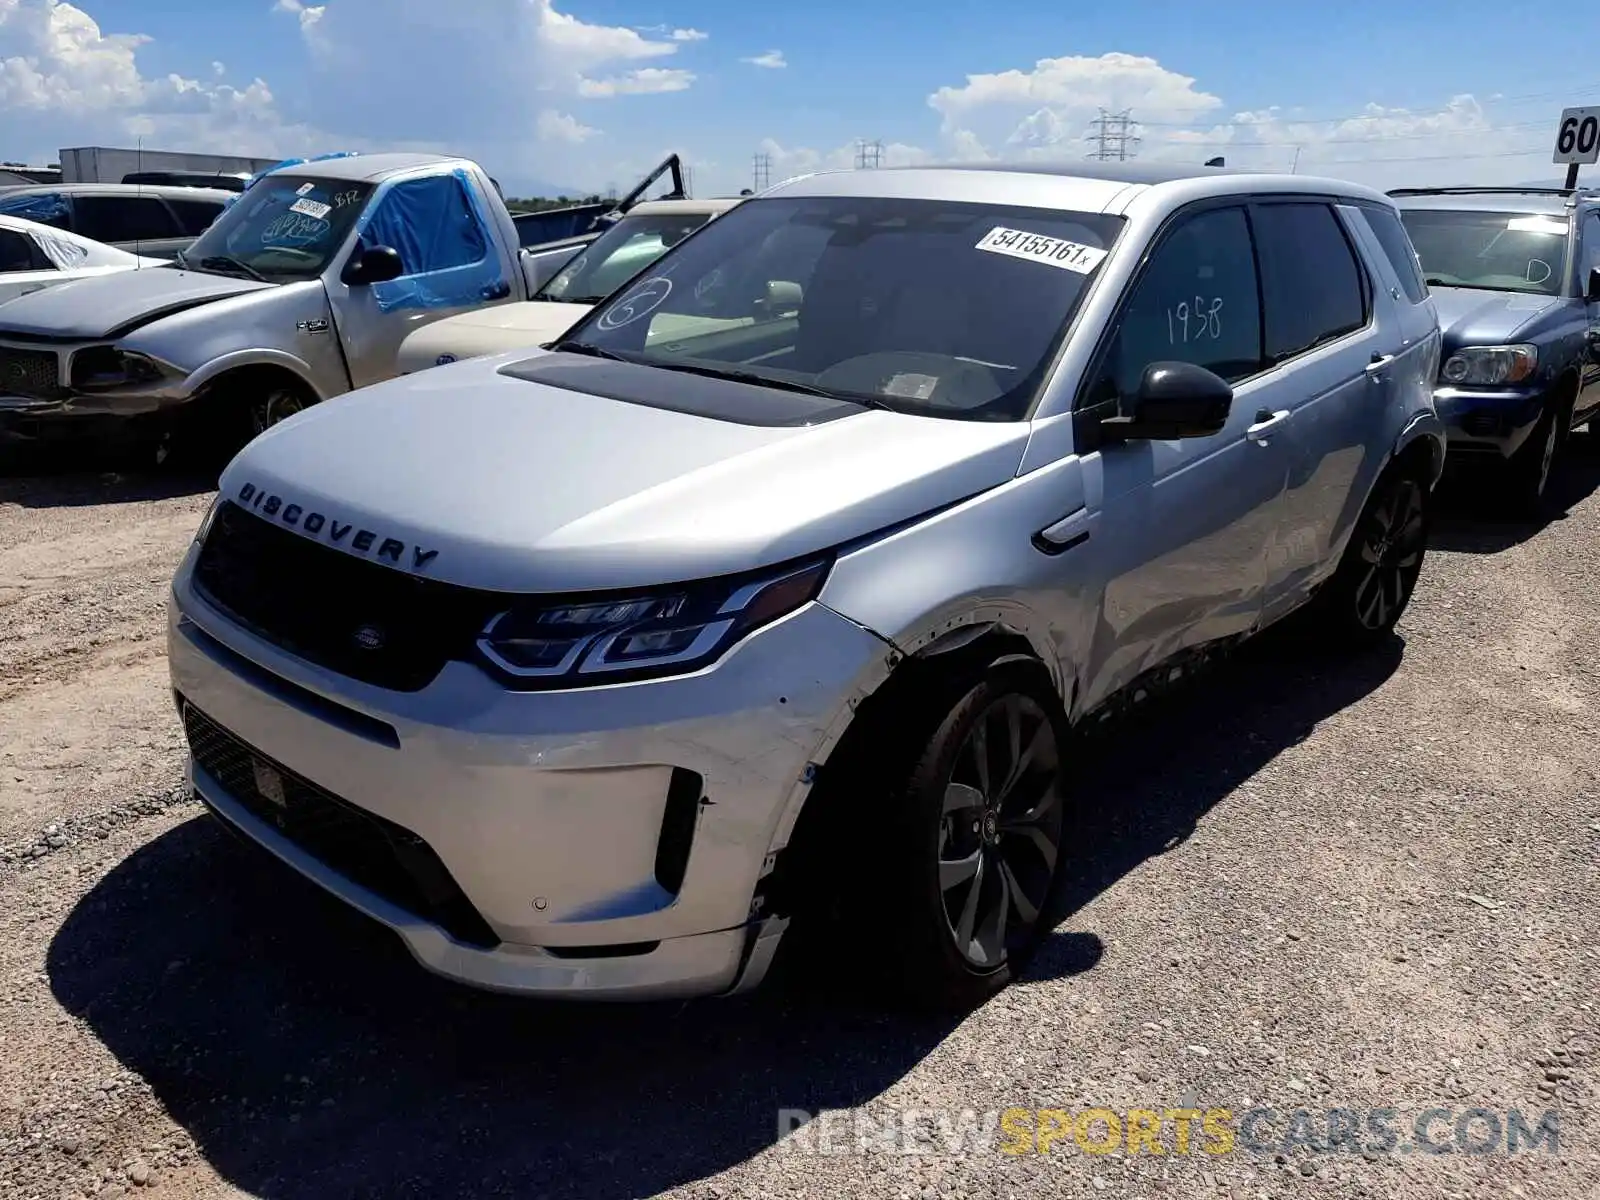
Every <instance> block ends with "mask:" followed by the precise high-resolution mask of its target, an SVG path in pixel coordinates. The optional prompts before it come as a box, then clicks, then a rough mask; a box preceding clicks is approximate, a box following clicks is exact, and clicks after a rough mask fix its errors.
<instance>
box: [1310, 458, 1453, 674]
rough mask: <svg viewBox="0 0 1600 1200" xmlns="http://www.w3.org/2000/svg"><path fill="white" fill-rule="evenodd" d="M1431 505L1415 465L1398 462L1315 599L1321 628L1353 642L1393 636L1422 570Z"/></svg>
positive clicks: (1384, 478) (1380, 484)
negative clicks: (1334, 569) (1404, 465)
mask: <svg viewBox="0 0 1600 1200" xmlns="http://www.w3.org/2000/svg"><path fill="white" fill-rule="evenodd" d="M1432 508H1433V496H1432V493H1431V492H1430V491H1429V490H1428V487H1427V485H1426V484H1425V483H1424V482H1423V480H1422V478H1421V476H1420V475H1419V474H1418V473H1417V472H1416V471H1415V470H1412V469H1407V468H1406V467H1403V466H1401V467H1394V468H1391V469H1390V470H1389V471H1387V472H1386V473H1385V474H1384V475H1383V476H1382V477H1381V478H1380V479H1379V480H1378V485H1377V486H1376V487H1375V488H1373V490H1372V495H1371V496H1370V497H1368V499H1367V506H1366V507H1365V508H1364V509H1362V511H1361V516H1360V517H1359V518H1357V520H1356V527H1355V529H1354V530H1353V531H1352V532H1351V534H1350V541H1349V544H1348V545H1347V546H1346V547H1345V551H1344V556H1343V558H1341V559H1340V560H1339V567H1338V569H1337V570H1336V571H1335V572H1334V574H1333V577H1332V578H1331V579H1330V580H1329V581H1328V582H1327V584H1326V585H1325V586H1324V587H1323V589H1322V591H1321V593H1320V594H1319V595H1318V596H1317V599H1316V601H1315V615H1316V617H1317V625H1318V627H1319V629H1320V631H1321V632H1323V633H1325V634H1327V635H1330V636H1331V637H1332V638H1333V639H1334V640H1335V641H1338V642H1342V643H1345V644H1353V645H1363V644H1374V643H1377V642H1381V641H1382V640H1383V639H1385V638H1386V637H1388V636H1389V633H1390V631H1392V630H1393V629H1394V627H1395V624H1396V622H1398V621H1399V620H1400V617H1401V615H1402V614H1403V613H1404V612H1405V610H1406V606H1407V605H1408V604H1410V603H1411V596H1412V593H1413V592H1414V591H1415V590H1416V586H1417V577H1418V576H1419V575H1421V574H1422V562H1423V559H1424V557H1425V556H1426V554H1427V549H1428V530H1429V526H1430V523H1431V519H1432Z"/></svg>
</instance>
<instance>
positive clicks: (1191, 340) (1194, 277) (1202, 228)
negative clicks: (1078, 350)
mask: <svg viewBox="0 0 1600 1200" xmlns="http://www.w3.org/2000/svg"><path fill="white" fill-rule="evenodd" d="M1174 361H1175V362H1187V363H1194V364H1195V365H1196V366H1201V367H1205V368H1206V369H1207V370H1210V371H1213V372H1215V373H1216V374H1217V375H1220V376H1221V377H1222V378H1223V379H1225V380H1227V381H1228V382H1229V383H1233V382H1236V381H1238V380H1240V379H1244V378H1245V377H1246V376H1249V375H1254V374H1255V373H1256V372H1257V371H1259V370H1260V369H1261V301H1260V293H1259V290H1258V288H1257V283H1256V267H1255V255H1254V254H1253V253H1252V251H1251V247H1250V226H1249V224H1248V222H1247V221H1246V219H1245V214H1244V210H1243V209H1242V208H1222V209H1214V210H1211V211H1208V212H1203V213H1200V214H1198V215H1196V216H1193V217H1190V218H1188V219H1187V220H1186V221H1185V222H1184V223H1183V224H1182V225H1181V226H1179V227H1178V228H1177V229H1176V230H1174V231H1173V232H1172V233H1171V234H1170V235H1168V236H1167V237H1166V238H1165V239H1164V240H1163V241H1162V242H1161V243H1160V245H1158V246H1157V247H1156V249H1155V252H1154V253H1153V254H1152V256H1151V258H1150V261H1149V263H1148V264H1147V265H1146V267H1145V269H1144V272H1143V274H1141V275H1140V277H1139V279H1138V281H1137V282H1136V283H1135V284H1134V287H1133V292H1132V294H1131V295H1130V296H1129V298H1128V302H1127V304H1126V305H1125V307H1124V308H1123V310H1122V314H1121V316H1120V317H1119V318H1118V321H1117V328H1116V332H1115V333H1114V334H1113V335H1112V338H1111V344H1110V346H1109V348H1108V352H1107V354H1106V357H1105V360H1104V362H1103V364H1102V366H1101V368H1100V372H1099V375H1098V377H1097V379H1096V382H1095V384H1094V386H1093V387H1092V388H1091V389H1090V391H1089V394H1088V396H1087V397H1086V402H1087V403H1089V404H1100V403H1105V402H1107V401H1111V400H1115V399H1118V398H1120V397H1124V396H1132V395H1133V394H1135V393H1136V392H1137V391H1138V390H1139V382H1140V380H1141V379H1142V378H1143V376H1144V372H1145V368H1146V367H1148V366H1149V365H1150V364H1151V363H1156V362H1174Z"/></svg>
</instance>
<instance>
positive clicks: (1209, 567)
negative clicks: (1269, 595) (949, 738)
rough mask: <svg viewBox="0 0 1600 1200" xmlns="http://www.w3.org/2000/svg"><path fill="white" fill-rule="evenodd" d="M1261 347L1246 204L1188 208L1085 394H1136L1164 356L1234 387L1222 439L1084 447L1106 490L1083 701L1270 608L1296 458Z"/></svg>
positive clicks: (1090, 477)
mask: <svg viewBox="0 0 1600 1200" xmlns="http://www.w3.org/2000/svg"><path fill="white" fill-rule="evenodd" d="M1261 357H1262V355H1261V309H1260V300H1259V292H1258V287H1257V276H1256V268H1255V261H1254V253H1253V250H1252V244H1251V237H1250V228H1249V224H1248V223H1247V221H1246V217H1245V210H1244V209H1243V208H1242V207H1227V208H1212V209H1207V210H1203V211H1200V212H1198V213H1195V214H1193V215H1191V216H1188V217H1184V218H1180V221H1179V223H1178V224H1176V225H1175V226H1174V227H1173V228H1172V229H1171V230H1170V231H1169V232H1168V233H1167V234H1165V235H1164V236H1163V238H1162V240H1161V241H1160V243H1159V244H1158V245H1157V246H1156V248H1155V250H1154V251H1153V252H1152V255H1151V257H1150V260H1149V262H1147V263H1146V265H1145V267H1144V269H1143V271H1142V272H1141V274H1140V276H1139V278H1138V279H1137V280H1136V281H1135V283H1134V285H1133V288H1132V290H1131V291H1130V293H1129V297H1128V300H1127V301H1126V302H1125V305H1124V308H1123V310H1122V312H1121V314H1120V315H1119V316H1118V317H1117V318H1116V322H1115V327H1114V333H1113V335H1112V337H1111V339H1110V342H1109V343H1108V348H1107V351H1106V352H1105V353H1104V355H1103V356H1102V360H1101V363H1100V365H1099V366H1098V367H1097V368H1096V369H1095V372H1094V376H1093V378H1094V382H1093V383H1092V384H1091V386H1090V388H1089V390H1088V392H1087V393H1086V395H1085V398H1084V399H1085V403H1087V404H1090V405H1098V404H1103V403H1105V402H1106V401H1107V400H1108V399H1112V398H1117V397H1129V396H1131V395H1132V394H1133V393H1134V392H1136V391H1137V389H1138V387H1139V380H1140V378H1141V376H1142V375H1143V373H1144V370H1145V367H1147V366H1148V365H1149V364H1150V363H1153V362H1161V361H1173V360H1180V361H1185V362H1192V363H1196V364H1198V365H1200V366H1203V367H1207V368H1208V369H1210V370H1212V371H1214V372H1216V374H1218V375H1220V376H1221V377H1222V378H1224V379H1226V380H1228V381H1229V382H1230V383H1233V384H1234V385H1235V389H1236V390H1235V393H1234V400H1233V405H1232V410H1231V414H1230V416H1229V418H1228V422H1227V425H1226V427H1225V428H1223V430H1222V431H1221V432H1219V433H1217V434H1214V435H1212V436H1210V437H1203V438H1187V439H1175V440H1170V441H1136V442H1127V443H1123V444H1116V445H1109V446H1105V447H1103V448H1101V449H1099V450H1096V451H1094V452H1092V453H1090V454H1088V455H1087V456H1086V457H1085V458H1084V463H1083V470H1084V481H1085V485H1086V493H1087V494H1088V495H1089V496H1091V497H1093V496H1096V495H1099V496H1101V497H1102V500H1101V512H1100V514H1099V518H1100V519H1099V521H1098V523H1097V524H1098V529H1099V531H1100V532H1099V533H1097V535H1096V538H1095V543H1094V544H1095V549H1094V557H1095V559H1096V560H1097V564H1098V566H1097V574H1098V575H1099V577H1100V578H1102V579H1103V580H1104V584H1105V593H1104V597H1103V600H1102V607H1101V612H1100V620H1099V622H1098V628H1097V629H1096V632H1095V635H1094V639H1093V644H1092V646H1091V648H1090V652H1089V661H1088V663H1087V664H1086V665H1085V666H1084V680H1085V692H1084V697H1083V705H1084V707H1085V708H1093V707H1095V706H1096V705H1097V704H1099V703H1100V702H1101V701H1102V700H1104V699H1105V698H1106V697H1108V696H1110V695H1111V694H1112V693H1113V692H1115V691H1117V690H1118V689H1120V688H1122V687H1124V686H1125V685H1127V684H1129V683H1131V682H1132V681H1133V680H1135V679H1136V678H1138V677H1139V676H1140V675H1142V674H1144V673H1145V672H1146V671H1149V670H1151V669H1153V668H1155V667H1157V666H1159V665H1160V664H1161V663H1163V662H1164V661H1166V660H1168V659H1170V658H1171V657H1172V656H1173V655H1175V654H1178V653H1180V652H1182V651H1185V650H1187V649H1190V648H1192V647H1195V646H1199V645H1201V644H1204V643H1207V642H1213V641H1216V640H1219V639H1223V638H1228V637H1231V636H1234V635H1238V634H1242V633H1246V632H1248V631H1250V630H1251V629H1253V628H1254V627H1255V625H1256V624H1257V622H1258V620H1259V619H1260V615H1261V602H1262V587H1263V582H1264V564H1265V560H1266V557H1267V554H1268V552H1269V551H1270V549H1271V548H1272V546H1273V544H1274V541H1275V538H1276V531H1277V528H1278V525H1279V522H1280V520H1281V505H1282V501H1283V491H1284V482H1285V480H1286V478H1287V476H1288V463H1289V458H1288V452H1287V451H1286V449H1285V448H1284V447H1283V446H1282V444H1281V440H1280V439H1279V438H1278V437H1277V436H1276V434H1275V428H1276V424H1275V423H1276V421H1277V420H1278V419H1279V418H1277V417H1276V416H1275V412H1276V411H1277V410H1271V406H1272V404H1273V403H1274V402H1275V401H1274V399H1273V397H1271V396H1270V395H1269V391H1270V388H1268V387H1266V386H1264V385H1263V382H1262V380H1261V378H1260V376H1261ZM1269 410H1271V411H1269ZM1070 665H1071V666H1072V667H1073V668H1076V667H1077V665H1078V664H1070Z"/></svg>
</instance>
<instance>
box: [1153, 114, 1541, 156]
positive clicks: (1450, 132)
mask: <svg viewBox="0 0 1600 1200" xmlns="http://www.w3.org/2000/svg"><path fill="white" fill-rule="evenodd" d="M1550 124H1551V122H1549V121H1518V122H1516V123H1514V124H1510V125H1483V126H1474V127H1472V128H1469V129H1435V130H1431V131H1430V132H1428V133H1375V134H1372V135H1371V136H1370V137H1339V138H1316V139H1314V140H1315V143H1316V144H1317V145H1318V146H1370V145H1371V144H1372V143H1374V142H1405V141H1429V140H1433V139H1436V138H1447V137H1465V136H1468V135H1474V134H1485V133H1489V134H1495V133H1503V132H1505V131H1506V130H1508V129H1543V128H1546V127H1547V126H1549V125H1550ZM1306 143H1307V139H1305V138H1301V139H1300V140H1299V141H1289V142H1247V141H1241V140H1239V139H1237V138H1233V139H1217V140H1205V141H1196V140H1194V139H1192V138H1182V139H1180V140H1177V141H1159V140H1158V141H1155V142H1153V143H1152V144H1153V145H1158V146H1224V147H1228V148H1234V147H1237V148H1239V149H1241V150H1243V149H1248V148H1250V147H1252V146H1276V147H1279V148H1282V149H1286V150H1292V149H1293V148H1294V147H1296V146H1304V145H1305V144H1306Z"/></svg>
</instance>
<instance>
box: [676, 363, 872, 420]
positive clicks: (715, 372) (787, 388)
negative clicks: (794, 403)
mask: <svg viewBox="0 0 1600 1200" xmlns="http://www.w3.org/2000/svg"><path fill="white" fill-rule="evenodd" d="M645 365H647V366H651V367H660V368H661V369H662V370H663V371H682V372H684V373H685V374H688V375H704V376H706V377H707V378H708V379H726V380H728V382H730V383H749V384H754V385H755V386H756V387H769V388H776V389H778V390H779V391H784V392H799V393H800V394H801V395H803V396H817V397H820V398H821V399H823V400H843V401H844V402H845V403H847V404H859V405H861V406H862V407H863V408H881V409H884V410H885V411H887V412H898V411H900V410H899V409H897V408H895V407H894V405H892V404H889V403H887V402H885V401H883V400H879V399H878V398H877V397H876V396H863V395H859V394H857V393H855V392H830V391H829V390H828V389H827V388H820V387H817V386H816V384H813V383H801V382H799V381H798V380H794V379H781V378H779V377H778V376H775V375H763V374H761V373H760V372H758V371H740V370H737V369H734V370H730V369H728V368H726V367H704V366H700V365H699V364H698V363H681V362H662V361H661V360H660V359H654V358H653V359H651V360H650V361H649V362H648V363H647V364H645Z"/></svg>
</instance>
